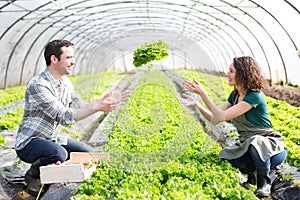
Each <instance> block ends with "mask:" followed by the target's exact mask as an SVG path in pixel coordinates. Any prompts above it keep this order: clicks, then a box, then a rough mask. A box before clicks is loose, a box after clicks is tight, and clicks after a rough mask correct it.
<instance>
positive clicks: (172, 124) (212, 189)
mask: <svg viewBox="0 0 300 200" xmlns="http://www.w3.org/2000/svg"><path fill="white" fill-rule="evenodd" d="M176 98H177V95H176V93H175V91H174V88H173V85H172V84H171V83H170V82H169V80H168V79H167V77H166V76H165V75H164V74H162V72H158V71H155V72H147V73H146V75H145V76H144V77H142V78H141V80H140V82H139V85H138V86H137V88H136V89H135V90H134V91H133V93H132V97H131V98H130V101H129V102H128V103H127V104H126V105H124V107H122V108H121V109H120V111H119V113H118V116H117V120H116V122H115V125H114V127H113V129H112V132H111V133H110V135H109V140H108V144H106V145H105V146H104V147H103V148H102V149H101V151H108V152H109V153H110V160H109V161H103V162H102V163H101V164H100V165H99V166H97V169H96V171H95V173H94V174H93V175H92V177H91V178H90V179H88V180H86V181H85V182H84V183H83V184H82V185H81V186H80V188H78V189H77V190H76V194H75V195H74V196H73V197H71V199H73V200H75V199H81V200H83V199H89V200H90V199H91V200H92V199H256V198H255V196H254V195H253V193H252V192H253V191H248V192H247V191H246V190H244V188H242V187H241V186H240V184H239V179H238V177H237V173H238V172H237V170H236V169H234V168H232V167H231V165H230V164H229V163H228V162H227V161H222V160H220V159H219V158H218V153H219V151H220V146H219V145H218V144H217V143H216V142H215V141H214V140H212V139H211V138H210V137H209V136H208V135H206V134H205V133H204V132H203V131H202V128H201V126H200V124H199V123H198V122H196V121H195V120H194V118H193V116H191V115H190V114H189V113H188V111H187V110H186V109H185V108H183V107H182V106H181V105H180V104H179V103H178V102H177V100H176Z"/></svg>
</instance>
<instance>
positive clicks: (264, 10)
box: [0, 0, 300, 88]
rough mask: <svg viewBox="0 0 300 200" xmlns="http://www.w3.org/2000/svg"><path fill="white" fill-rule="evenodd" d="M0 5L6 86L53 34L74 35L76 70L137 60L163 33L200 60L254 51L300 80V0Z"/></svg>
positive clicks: (208, 63) (16, 0) (203, 64)
mask: <svg viewBox="0 0 300 200" xmlns="http://www.w3.org/2000/svg"><path fill="white" fill-rule="evenodd" d="M0 10H1V12H0V47H1V48H0V51H1V59H0V71H1V73H0V76H1V77H0V88H6V87H9V86H14V85H21V84H23V85H24V84H26V83H27V81H28V80H29V79H30V78H31V77H32V76H34V75H36V74H38V73H39V72H41V71H42V70H44V68H45V62H44V59H43V48H44V46H45V44H46V43H47V42H48V41H50V40H53V39H67V40H70V41H72V42H73V43H74V48H75V52H76V55H75V56H76V67H75V68H74V72H73V73H74V74H86V73H97V72H101V71H105V70H107V69H109V68H110V67H111V66H113V65H116V63H120V61H122V62H121V63H122V64H121V65H123V66H121V67H123V68H124V69H130V68H133V65H132V62H131V61H130V59H131V57H132V53H133V51H134V50H135V49H136V48H137V47H139V46H140V45H142V44H143V43H145V42H151V41H153V40H157V39H162V40H164V41H165V42H166V43H168V44H169V45H170V54H171V55H172V56H173V57H174V56H175V57H178V58H182V59H183V60H185V61H188V63H190V65H192V66H194V67H200V68H207V69H210V70H218V71H226V70H227V68H228V65H229V64H230V62H231V61H232V58H233V57H236V56H242V55H250V56H253V57H255V58H256V59H257V60H258V62H259V63H260V65H261V67H262V68H263V70H264V72H265V75H266V77H267V78H271V79H275V78H276V76H277V73H276V72H278V74H279V78H280V79H281V80H283V81H284V82H286V83H291V84H296V85H300V79H299V78H298V77H299V74H300V57H299V53H300V52H299V46H300V37H299V36H300V30H299V27H298V24H299V23H298V22H299V21H300V12H299V11H300V1H299V0H272V1H267V0H157V1H155V0H128V1H125V0H123V1H121V0H51V1H49V0H9V1H3V0H2V1H0ZM162 63H163V65H176V63H174V62H173V63H171V62H165V64H164V62H162Z"/></svg>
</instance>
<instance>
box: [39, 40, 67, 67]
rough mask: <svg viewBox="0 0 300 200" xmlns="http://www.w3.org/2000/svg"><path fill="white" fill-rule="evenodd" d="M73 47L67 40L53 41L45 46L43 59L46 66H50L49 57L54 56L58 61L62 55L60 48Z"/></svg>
mask: <svg viewBox="0 0 300 200" xmlns="http://www.w3.org/2000/svg"><path fill="white" fill-rule="evenodd" d="M69 46H73V43H71V42H70V41H68V40H53V41H51V42H49V43H48V44H47V46H46V47H45V52H44V57H45V60H46V65H47V66H49V65H50V64H51V59H50V58H51V56H52V55H54V56H55V57H56V58H57V59H58V60H59V61H60V56H61V54H62V53H63V52H62V50H61V48H62V47H69Z"/></svg>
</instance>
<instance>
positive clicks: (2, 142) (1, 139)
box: [0, 135, 6, 147]
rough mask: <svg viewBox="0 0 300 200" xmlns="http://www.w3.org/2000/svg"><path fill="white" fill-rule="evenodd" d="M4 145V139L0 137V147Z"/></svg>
mask: <svg viewBox="0 0 300 200" xmlns="http://www.w3.org/2000/svg"><path fill="white" fill-rule="evenodd" d="M5 144H6V142H5V138H4V137H3V136H1V135H0V147H1V146H4V145H5Z"/></svg>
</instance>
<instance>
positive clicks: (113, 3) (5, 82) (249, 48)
mask: <svg viewBox="0 0 300 200" xmlns="http://www.w3.org/2000/svg"><path fill="white" fill-rule="evenodd" d="M82 2H83V1H82ZM286 2H287V1H286ZM48 3H49V2H48ZM112 4H115V3H112ZM298 12H299V11H298ZM27 14H28V13H27ZM230 16H231V15H230ZM233 30H234V29H233ZM241 38H243V37H241ZM273 42H275V41H273ZM249 49H250V50H251V48H249ZM265 57H266V55H265ZM266 59H267V58H266ZM5 84H6V81H5Z"/></svg>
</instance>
